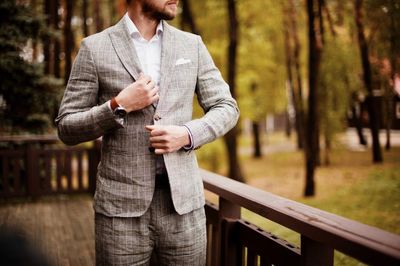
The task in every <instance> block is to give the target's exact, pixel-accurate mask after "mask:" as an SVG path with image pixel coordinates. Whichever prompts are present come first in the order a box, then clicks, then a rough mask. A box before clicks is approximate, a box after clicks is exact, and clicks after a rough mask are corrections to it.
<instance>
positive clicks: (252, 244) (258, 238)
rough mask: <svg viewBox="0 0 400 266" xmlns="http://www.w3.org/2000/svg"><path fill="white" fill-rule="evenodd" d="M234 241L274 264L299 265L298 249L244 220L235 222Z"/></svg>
mask: <svg viewBox="0 0 400 266" xmlns="http://www.w3.org/2000/svg"><path fill="white" fill-rule="evenodd" d="M236 242H238V243H240V244H242V245H243V246H246V247H247V248H248V250H250V251H251V252H254V253H256V254H258V255H260V256H261V258H264V260H268V262H269V263H270V264H274V265H299V264H300V249H299V248H297V247H295V246H294V245H291V244H290V243H288V242H287V241H285V240H283V239H280V238H279V237H277V236H275V235H273V234H271V233H268V232H265V231H264V230H262V229H261V228H259V227H257V226H255V225H253V224H251V223H249V222H247V221H244V220H239V221H238V222H237V237H236Z"/></svg>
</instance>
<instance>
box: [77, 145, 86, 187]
mask: <svg viewBox="0 0 400 266" xmlns="http://www.w3.org/2000/svg"><path fill="white" fill-rule="evenodd" d="M82 154H83V151H78V152H76V159H77V161H78V174H77V177H78V188H77V190H78V191H81V192H83V191H84V190H85V188H84V187H83V169H82V160H83V158H82Z"/></svg>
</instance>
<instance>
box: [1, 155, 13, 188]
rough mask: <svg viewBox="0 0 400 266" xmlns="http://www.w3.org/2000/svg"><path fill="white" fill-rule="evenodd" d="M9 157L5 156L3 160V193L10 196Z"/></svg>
mask: <svg viewBox="0 0 400 266" xmlns="http://www.w3.org/2000/svg"><path fill="white" fill-rule="evenodd" d="M9 167H10V165H9V157H8V156H3V158H2V168H3V173H2V175H3V176H2V181H3V182H2V183H3V193H4V195H9V194H10V193H11V192H10V186H9V183H8V179H9V178H10V176H9Z"/></svg>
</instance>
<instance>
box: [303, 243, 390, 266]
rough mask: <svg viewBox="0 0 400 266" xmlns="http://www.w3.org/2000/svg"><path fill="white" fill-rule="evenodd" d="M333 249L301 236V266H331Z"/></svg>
mask: <svg viewBox="0 0 400 266" xmlns="http://www.w3.org/2000/svg"><path fill="white" fill-rule="evenodd" d="M333 251H334V250H333V248H331V247H329V246H326V245H325V244H323V243H319V242H317V241H314V240H312V239H309V238H308V237H306V236H301V265H302V266H319V265H326V266H333ZM381 265H384V264H381Z"/></svg>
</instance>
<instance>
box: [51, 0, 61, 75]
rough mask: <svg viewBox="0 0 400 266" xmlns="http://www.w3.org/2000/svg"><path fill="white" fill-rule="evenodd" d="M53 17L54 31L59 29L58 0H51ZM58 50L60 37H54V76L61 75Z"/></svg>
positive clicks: (59, 50) (59, 48) (59, 49)
mask: <svg viewBox="0 0 400 266" xmlns="http://www.w3.org/2000/svg"><path fill="white" fill-rule="evenodd" d="M53 2H54V3H53V5H54V6H53V18H54V24H53V29H54V30H55V31H57V32H58V31H59V30H60V26H59V24H60V16H59V15H58V8H59V7H60V0H53ZM60 52H61V43H60V38H59V37H55V38H54V76H55V77H56V78H60V77H61V68H60Z"/></svg>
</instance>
